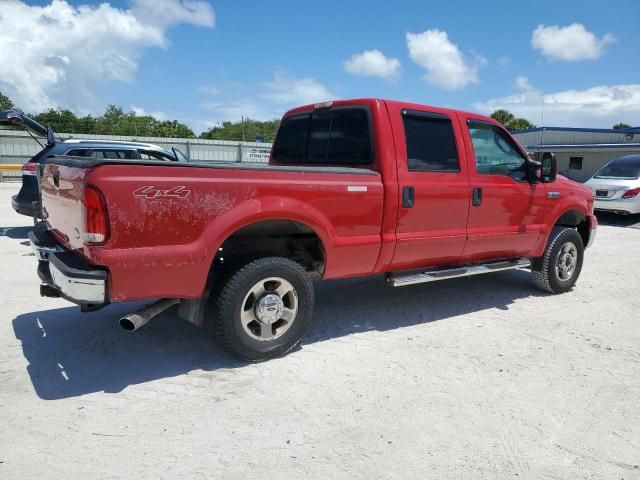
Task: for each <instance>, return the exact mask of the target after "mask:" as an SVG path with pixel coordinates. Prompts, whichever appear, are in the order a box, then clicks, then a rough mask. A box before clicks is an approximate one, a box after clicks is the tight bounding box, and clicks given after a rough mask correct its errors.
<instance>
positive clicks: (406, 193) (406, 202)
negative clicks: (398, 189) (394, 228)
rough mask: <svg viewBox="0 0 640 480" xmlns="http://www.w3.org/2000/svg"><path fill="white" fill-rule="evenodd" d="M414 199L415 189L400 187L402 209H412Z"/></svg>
mask: <svg viewBox="0 0 640 480" xmlns="http://www.w3.org/2000/svg"><path fill="white" fill-rule="evenodd" d="M415 198H416V189H415V188H413V187H402V208H413V204H414V203H415Z"/></svg>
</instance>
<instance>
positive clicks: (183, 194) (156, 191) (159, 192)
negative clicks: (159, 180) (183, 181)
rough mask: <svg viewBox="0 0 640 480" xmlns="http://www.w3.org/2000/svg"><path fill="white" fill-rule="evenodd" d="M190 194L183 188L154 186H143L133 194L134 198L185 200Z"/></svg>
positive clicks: (189, 191)
mask: <svg viewBox="0 0 640 480" xmlns="http://www.w3.org/2000/svg"><path fill="white" fill-rule="evenodd" d="M190 194H191V190H189V189H188V188H186V187H184V186H179V187H173V188H168V189H167V188H158V187H155V186H154V185H145V186H144V187H140V188H138V189H137V190H136V191H134V192H133V196H134V197H144V198H148V199H152V198H160V197H176V198H187V197H188V196H189V195H190Z"/></svg>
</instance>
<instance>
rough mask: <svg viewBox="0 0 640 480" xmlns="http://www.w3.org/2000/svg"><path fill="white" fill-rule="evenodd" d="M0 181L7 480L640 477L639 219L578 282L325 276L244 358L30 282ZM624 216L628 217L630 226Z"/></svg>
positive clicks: (0, 441)
mask: <svg viewBox="0 0 640 480" xmlns="http://www.w3.org/2000/svg"><path fill="white" fill-rule="evenodd" d="M15 191H16V188H15V186H7V185H0V252H1V258H2V264H1V266H0V305H1V309H0V478H2V479H7V480H8V479H43V478H54V479H59V478H64V479H87V478H136V479H146V478H167V479H177V478H188V479H191V478H194V479H204V478H242V479H288V478H291V479H302V478H311V479H316V478H317V479H335V478H362V479H376V478H392V479H403V480H405V479H425V478H434V479H449V478H451V479H467V478H478V479H480V478H482V479H486V478H519V479H540V478H553V479H582V478H584V479H587V478H588V479H596V478H598V479H600V478H603V479H621V478H623V479H632V478H640V314H639V312H640V248H639V246H640V231H639V230H637V229H633V228H625V227H620V226H616V227H614V226H604V227H602V228H601V229H600V230H599V233H598V238H597V241H596V244H595V246H594V248H593V249H592V250H590V251H588V253H587V257H586V263H585V266H584V270H583V274H582V277H581V279H580V281H579V283H578V286H577V288H575V289H574V291H573V292H571V293H568V294H565V295H561V296H549V295H545V294H542V293H540V292H538V291H536V290H535V289H533V287H532V286H531V284H530V279H529V274H528V273H527V272H521V271H516V272H504V273H496V274H492V275H491V276H480V277H473V278H468V279H460V280H452V281H448V282H446V283H445V282H442V283H438V284H432V285H422V286H414V287H407V288H404V289H392V288H389V287H387V286H385V284H384V282H383V281H382V279H381V278H379V277H377V278H367V279H357V280H349V281H343V282H332V283H326V284H319V285H318V286H317V301H318V307H317V310H316V314H315V326H314V327H313V328H312V330H311V331H310V332H309V334H308V336H307V337H306V339H305V341H304V343H303V345H302V347H301V348H300V349H298V350H297V351H295V352H293V353H291V354H290V355H289V356H287V357H286V358H283V359H279V360H274V361H270V362H266V363H262V364H258V365H246V364H243V363H241V362H238V361H236V360H234V359H233V358H230V357H229V356H228V355H226V354H224V353H223V352H221V351H220V350H219V349H218V347H217V346H216V345H215V344H213V343H211V341H210V339H208V338H206V337H205V336H203V335H202V334H201V332H200V331H199V330H198V329H196V328H194V327H192V326H190V325H189V324H187V323H184V322H182V321H181V320H179V319H178V318H177V317H176V316H175V312H174V311H169V312H166V313H165V314H163V315H162V316H161V317H159V318H158V319H156V320H155V321H153V322H152V323H150V324H149V325H147V327H145V328H144V329H142V330H141V331H138V332H136V333H133V334H132V333H127V332H125V331H123V330H121V329H120V327H119V326H118V325H117V321H116V320H117V319H118V318H119V315H120V314H123V313H125V312H127V311H129V310H131V309H133V308H134V307H135V305H130V304H129V305H114V306H111V307H109V308H107V309H105V310H103V311H100V312H95V313H91V314H80V313H79V311H78V309H77V308H76V307H74V306H72V305H71V304H69V303H67V302H66V301H64V300H58V299H44V298H40V297H39V295H38V280H37V277H36V275H35V258H34V257H33V256H30V255H29V248H28V246H27V245H26V234H27V230H28V229H27V228H26V226H27V225H29V219H28V218H26V217H21V216H19V215H17V214H15V213H14V212H13V211H12V210H11V208H10V206H9V198H10V195H11V194H13V193H15ZM628 224H630V223H628Z"/></svg>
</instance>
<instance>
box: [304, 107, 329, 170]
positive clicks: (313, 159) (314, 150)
mask: <svg viewBox="0 0 640 480" xmlns="http://www.w3.org/2000/svg"><path fill="white" fill-rule="evenodd" d="M330 129H331V112H330V111H329V110H319V111H316V112H313V115H311V124H310V125H309V140H308V143H307V162H308V163H325V162H326V159H327V149H328V148H329V131H330Z"/></svg>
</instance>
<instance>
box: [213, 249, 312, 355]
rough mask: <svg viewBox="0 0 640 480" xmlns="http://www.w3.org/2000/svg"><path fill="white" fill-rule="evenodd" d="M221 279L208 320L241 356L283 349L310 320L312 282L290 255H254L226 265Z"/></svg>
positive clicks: (297, 339) (224, 342)
mask: <svg viewBox="0 0 640 480" xmlns="http://www.w3.org/2000/svg"><path fill="white" fill-rule="evenodd" d="M218 282H219V283H218V286H217V288H215V289H214V291H213V292H212V295H211V300H210V303H209V311H208V315H207V316H208V320H209V321H210V322H212V325H213V330H214V334H215V336H216V338H217V340H218V341H219V342H220V343H221V345H222V346H223V347H224V348H225V349H227V350H228V351H229V352H231V353H232V354H234V355H235V356H237V357H239V358H242V359H243V360H249V361H259V360H266V359H270V358H275V357H280V356H282V355H285V354H286V353H287V352H289V351H290V350H291V349H292V348H294V347H295V346H296V345H297V344H298V343H299V342H300V340H301V339H302V335H303V334H304V332H305V331H306V329H307V327H308V326H309V324H310V323H311V315H312V310H313V301H314V297H313V284H312V283H311V281H310V280H309V278H308V277H307V275H306V273H305V271H304V269H303V268H302V267H301V266H300V265H299V264H297V263H296V262H294V261H292V260H290V259H288V258H282V257H266V258H260V259H257V260H254V261H251V262H249V263H247V264H245V265H242V266H240V267H238V268H232V269H230V270H228V271H227V272H226V276H225V277H223V278H220V279H219V280H218Z"/></svg>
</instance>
